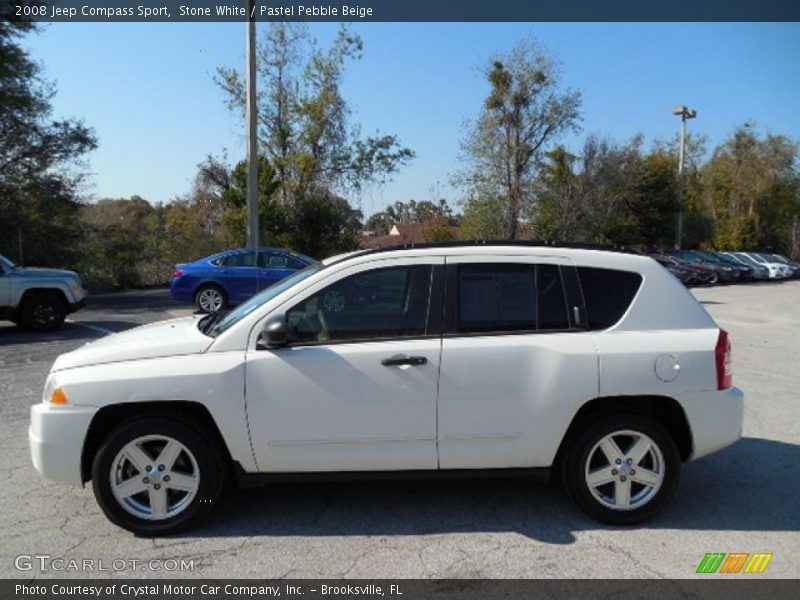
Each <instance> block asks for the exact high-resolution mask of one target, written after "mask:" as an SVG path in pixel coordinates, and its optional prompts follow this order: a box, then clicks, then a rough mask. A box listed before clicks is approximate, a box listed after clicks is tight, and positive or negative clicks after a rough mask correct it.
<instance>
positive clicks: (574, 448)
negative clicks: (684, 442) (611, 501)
mask: <svg viewBox="0 0 800 600" xmlns="http://www.w3.org/2000/svg"><path fill="white" fill-rule="evenodd" d="M620 431H633V432H637V433H640V434H645V435H646V436H648V437H649V438H650V440H652V442H653V443H654V444H655V446H657V448H658V450H659V451H660V453H661V457H663V464H662V465H661V467H660V468H661V472H662V473H663V479H662V482H661V485H660V487H659V488H658V489H657V491H655V493H650V494H648V492H647V490H648V488H647V487H645V486H643V485H641V484H640V483H633V484H632V483H630V482H629V483H628V485H629V488H630V489H631V492H630V494H631V497H635V496H636V495H637V493H641V494H643V495H642V497H641V500H640V501H641V505H639V506H638V507H637V506H636V505H635V503H634V504H633V508H629V509H627V510H623V509H617V508H611V507H609V506H607V505H606V504H604V503H603V502H602V501H601V500H599V499H598V498H597V497H596V496H595V493H593V491H592V490H591V489H590V487H589V484H588V483H587V481H586V478H587V476H586V470H587V462H588V461H589V460H595V459H596V452H597V450H596V446H597V445H598V444H599V443H600V441H601V440H603V439H604V438H605V437H606V436H609V435H610V434H613V433H615V432H620ZM618 439H622V440H623V441H624V439H625V436H621V437H620V438H618ZM631 440H632V441H634V440H633V438H631ZM622 449H623V448H622V447H620V450H622ZM626 449H628V448H626ZM593 450H594V452H593ZM602 456H604V455H602ZM654 458H655V455H648V456H646V457H645V458H643V459H642V461H640V463H639V464H645V462H647V461H650V460H651V459H654ZM624 462H625V459H624V458H623V463H624ZM653 462H655V461H653ZM593 464H595V463H590V465H593ZM608 466H610V467H612V468H613V467H614V466H615V465H611V464H610V463H609V465H608ZM645 466H646V467H649V466H650V465H645ZM561 467H562V473H561V475H562V481H563V483H564V485H565V487H566V489H567V493H568V494H569V496H570V497H571V498H572V499H573V501H574V502H575V503H576V504H577V505H578V507H579V508H580V509H581V510H583V511H584V512H585V513H586V514H587V515H589V516H590V517H592V518H593V519H595V520H597V521H600V522H601V523H608V524H611V525H627V524H632V523H640V522H642V521H645V520H647V519H650V518H651V517H653V516H655V515H656V514H657V513H658V512H659V511H661V510H662V509H663V508H664V506H665V505H666V503H667V502H668V501H669V499H670V497H671V496H672V494H673V493H674V491H675V488H676V486H677V484H678V479H679V478H680V469H681V459H680V455H679V454H678V449H677V446H676V445H675V441H674V440H673V439H672V436H671V435H670V434H669V432H668V431H667V430H666V429H665V428H664V427H662V426H661V425H660V424H659V423H657V422H656V421H654V420H652V419H650V418H648V417H645V416H642V415H638V414H636V413H630V412H624V413H623V412H621V413H616V414H613V415H609V416H607V417H604V418H601V419H599V420H597V421H595V422H593V423H591V424H590V425H588V426H587V427H586V428H585V429H584V430H583V431H581V432H579V433H578V435H577V436H576V437H575V438H574V442H573V443H572V444H571V445H570V448H569V449H568V451H567V453H566V455H565V457H564V461H563V463H562V465H561ZM623 467H626V465H624V464H623ZM633 467H635V468H640V467H639V465H628V466H627V467H626V468H627V469H631V468H633ZM612 472H614V471H612ZM621 472H622V471H618V472H616V473H615V475H616V474H617V473H621ZM625 472H627V471H625ZM634 474H635V471H634ZM640 476H641V473H640ZM617 477H619V478H620V479H623V477H622V476H620V475H617ZM617 477H615V478H614V479H615V482H616V480H617ZM628 477H631V476H630V475H628ZM623 480H624V479H623ZM607 485H610V486H615V485H616V483H610V484H607ZM634 486H635V489H636V490H638V492H637V493H635V492H634ZM653 489H655V488H653ZM600 490H603V491H602V492H601V491H600ZM600 490H598V492H597V493H598V494H602V493H605V490H608V493H611V492H610V488H608V487H602V488H600ZM614 490H615V491H616V488H614ZM614 493H615V492H614ZM648 495H649V497H648Z"/></svg>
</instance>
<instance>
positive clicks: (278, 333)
mask: <svg viewBox="0 0 800 600" xmlns="http://www.w3.org/2000/svg"><path fill="white" fill-rule="evenodd" d="M285 345H286V315H276V316H274V317H271V318H270V319H269V320H268V321H267V322H266V324H265V325H264V329H262V330H261V333H260V334H259V336H258V341H257V342H256V349H257V350H274V349H275V348H280V347H281V346H285Z"/></svg>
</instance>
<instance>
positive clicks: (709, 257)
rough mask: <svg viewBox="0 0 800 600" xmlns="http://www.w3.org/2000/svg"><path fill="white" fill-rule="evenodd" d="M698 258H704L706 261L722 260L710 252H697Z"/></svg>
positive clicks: (716, 261) (718, 261)
mask: <svg viewBox="0 0 800 600" xmlns="http://www.w3.org/2000/svg"><path fill="white" fill-rule="evenodd" d="M697 254H699V255H700V258H704V259H706V261H707V262H713V263H721V262H722V261H721V260H720V259H719V258H717V257H716V256H715V255H713V254H711V253H710V252H698V253H697Z"/></svg>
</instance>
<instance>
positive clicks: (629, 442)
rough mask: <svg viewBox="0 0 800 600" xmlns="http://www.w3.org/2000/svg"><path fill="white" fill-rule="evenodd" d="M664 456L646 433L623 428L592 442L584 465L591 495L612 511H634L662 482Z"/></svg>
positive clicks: (652, 496)
mask: <svg viewBox="0 0 800 600" xmlns="http://www.w3.org/2000/svg"><path fill="white" fill-rule="evenodd" d="M665 466H666V465H665V463H664V455H663V454H662V453H661V449H660V448H659V447H658V444H656V443H655V442H654V441H653V440H652V439H651V438H650V437H649V436H647V435H645V434H644V433H642V432H640V431H633V430H630V429H623V430H620V431H615V432H614V433H610V434H608V435H607V436H605V437H604V438H603V439H601V440H600V441H599V442H597V444H595V445H594V447H593V448H592V450H591V452H589V457H588V458H587V460H586V466H585V481H586V485H587V487H588V488H589V491H590V492H591V494H592V496H593V497H594V499H595V500H597V501H598V502H600V504H602V505H603V506H606V507H608V508H611V509H614V510H634V509H636V508H640V507H642V506H644V505H645V504H647V503H648V502H650V501H651V500H652V499H653V498H654V497H655V496H656V494H657V493H658V490H660V489H661V485H662V484H663V483H664V471H665Z"/></svg>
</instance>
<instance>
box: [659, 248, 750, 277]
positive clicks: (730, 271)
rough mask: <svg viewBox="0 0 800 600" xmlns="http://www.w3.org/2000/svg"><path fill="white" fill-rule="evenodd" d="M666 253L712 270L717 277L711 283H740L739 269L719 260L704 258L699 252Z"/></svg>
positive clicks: (678, 251) (673, 251)
mask: <svg viewBox="0 0 800 600" xmlns="http://www.w3.org/2000/svg"><path fill="white" fill-rule="evenodd" d="M666 253H667V254H669V255H670V256H675V257H677V258H680V259H681V260H683V261H685V262H688V263H692V264H695V265H700V266H702V267H706V268H707V269H711V270H712V271H714V273H715V275H716V276H715V277H712V281H711V283H719V282H724V283H731V282H734V281H738V280H739V278H740V277H741V272H740V271H739V269H738V268H736V267H733V266H730V265H726V264H724V263H721V262H719V261H717V260H712V259H710V258H709V257H707V256H704V255H703V254H702V253H701V252H700V251H698V250H668V251H667V252H666Z"/></svg>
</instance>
